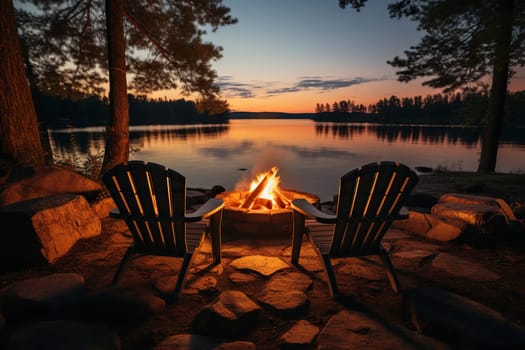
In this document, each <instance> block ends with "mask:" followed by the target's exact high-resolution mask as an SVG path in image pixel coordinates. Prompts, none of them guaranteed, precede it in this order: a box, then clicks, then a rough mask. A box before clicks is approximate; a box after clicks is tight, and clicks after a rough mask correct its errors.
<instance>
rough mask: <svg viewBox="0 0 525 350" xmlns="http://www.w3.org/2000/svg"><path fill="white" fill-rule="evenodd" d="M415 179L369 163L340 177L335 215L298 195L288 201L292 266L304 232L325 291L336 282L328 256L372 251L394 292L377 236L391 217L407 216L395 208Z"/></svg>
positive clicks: (399, 169)
mask: <svg viewBox="0 0 525 350" xmlns="http://www.w3.org/2000/svg"><path fill="white" fill-rule="evenodd" d="M416 183H417V175H416V174H415V173H414V172H413V171H412V170H410V169H409V168H408V167H407V166H405V165H402V164H397V163H393V162H380V163H371V164H367V165H364V166H363V167H361V168H359V169H355V170H352V171H350V172H348V173H347V174H346V175H344V176H343V177H341V179H340V183H339V196H338V201H337V210H336V214H335V215H329V214H326V213H324V212H322V211H320V210H318V209H317V208H316V207H314V206H313V205H311V204H310V203H309V202H307V201H306V200H304V199H296V200H293V201H292V208H293V220H294V221H293V222H294V224H293V236H292V259H291V260H292V264H295V265H297V264H298V262H299V255H300V250H301V243H302V237H303V234H306V235H307V237H308V238H309V240H310V242H311V243H312V245H313V247H314V248H315V251H316V253H317V255H318V256H319V257H320V259H321V261H322V263H323V267H324V271H325V273H326V275H327V277H328V287H329V290H330V295H331V296H332V297H333V298H336V297H337V296H338V290H337V282H336V278H335V274H334V270H333V268H332V265H331V260H330V259H334V258H343V257H363V256H368V255H375V254H377V255H379V257H380V258H381V261H382V263H383V265H384V267H385V269H386V272H387V276H388V279H389V280H390V284H391V286H392V289H393V290H394V293H396V294H397V293H398V291H399V289H400V285H399V281H398V279H397V276H396V274H395V272H394V268H393V266H392V262H391V261H390V259H389V257H388V254H387V252H386V250H385V249H384V248H383V246H382V245H381V239H382V238H383V236H384V234H385V233H386V231H387V230H388V228H389V227H390V225H391V224H392V221H393V220H398V219H403V218H407V217H408V215H407V213H408V212H407V211H406V209H405V210H404V213H402V212H401V209H402V205H403V203H404V201H405V200H406V198H407V196H408V195H409V193H410V191H412V189H413V188H414V186H415V185H416ZM306 218H309V219H308V220H306ZM312 219H313V220H312Z"/></svg>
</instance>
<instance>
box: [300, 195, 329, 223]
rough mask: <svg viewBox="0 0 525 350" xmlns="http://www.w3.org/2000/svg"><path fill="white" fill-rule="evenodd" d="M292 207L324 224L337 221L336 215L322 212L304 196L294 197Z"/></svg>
mask: <svg viewBox="0 0 525 350" xmlns="http://www.w3.org/2000/svg"><path fill="white" fill-rule="evenodd" d="M292 209H293V210H296V211H298V212H299V213H301V214H303V215H305V216H308V217H311V218H314V219H315V220H317V221H318V222H321V223H324V224H335V223H337V216H335V215H330V214H326V213H323V212H322V211H320V210H319V209H317V208H316V207H314V206H313V205H312V204H310V202H308V201H307V200H306V199H304V198H299V199H294V200H293V201H292Z"/></svg>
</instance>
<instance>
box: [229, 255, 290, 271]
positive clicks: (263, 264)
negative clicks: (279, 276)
mask: <svg viewBox="0 0 525 350" xmlns="http://www.w3.org/2000/svg"><path fill="white" fill-rule="evenodd" d="M230 265H231V266H233V267H235V268H236V269H238V270H252V271H255V272H257V273H260V274H261V275H263V276H271V275H273V274H274V273H276V272H277V271H280V270H284V269H287V268H289V267H290V265H288V264H287V263H285V262H284V261H282V260H281V259H279V258H276V257H270V256H263V255H250V256H245V257H242V258H239V259H235V260H233V261H232V262H231V263H230Z"/></svg>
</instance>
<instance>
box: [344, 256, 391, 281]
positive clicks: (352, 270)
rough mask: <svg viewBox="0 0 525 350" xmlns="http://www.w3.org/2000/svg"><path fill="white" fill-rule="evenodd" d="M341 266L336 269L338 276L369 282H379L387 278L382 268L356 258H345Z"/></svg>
mask: <svg viewBox="0 0 525 350" xmlns="http://www.w3.org/2000/svg"><path fill="white" fill-rule="evenodd" d="M338 260H341V259H338ZM341 265H342V266H341V267H339V268H338V272H339V273H340V274H348V275H352V276H357V277H360V278H364V279H366V280H369V281H380V280H384V279H385V278H387V276H386V273H385V270H384V268H383V267H382V266H380V265H376V264H372V263H370V262H367V261H363V260H361V259H358V258H345V259H344V263H343V264H341Z"/></svg>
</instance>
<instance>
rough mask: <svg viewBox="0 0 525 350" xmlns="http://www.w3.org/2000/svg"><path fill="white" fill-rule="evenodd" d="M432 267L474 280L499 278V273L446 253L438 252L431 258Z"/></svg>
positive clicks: (484, 280)
mask: <svg viewBox="0 0 525 350" xmlns="http://www.w3.org/2000/svg"><path fill="white" fill-rule="evenodd" d="M432 267H435V268H436V269H440V270H443V271H445V272H448V273H450V274H451V275H454V276H459V277H464V278H468V279H469V280H472V281H476V282H489V281H496V280H498V279H500V275H498V274H497V273H495V272H492V271H490V270H488V269H486V268H485V267H483V266H481V265H479V264H476V263H474V262H471V261H468V260H465V259H461V258H458V257H456V256H454V255H451V254H448V253H440V254H438V255H437V256H436V257H435V258H434V260H432Z"/></svg>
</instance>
